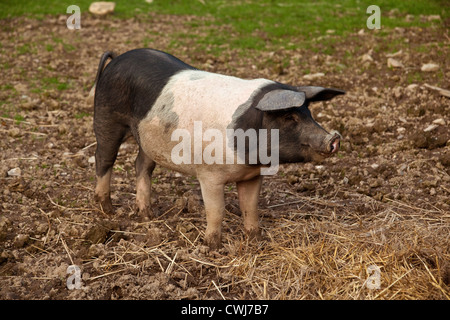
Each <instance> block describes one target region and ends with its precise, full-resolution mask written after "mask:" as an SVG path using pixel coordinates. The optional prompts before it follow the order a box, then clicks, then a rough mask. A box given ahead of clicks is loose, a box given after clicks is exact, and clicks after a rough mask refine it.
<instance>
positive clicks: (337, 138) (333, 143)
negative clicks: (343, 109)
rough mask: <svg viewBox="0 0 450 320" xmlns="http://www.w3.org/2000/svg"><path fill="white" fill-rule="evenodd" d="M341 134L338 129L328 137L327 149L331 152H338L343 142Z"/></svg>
mask: <svg viewBox="0 0 450 320" xmlns="http://www.w3.org/2000/svg"><path fill="white" fill-rule="evenodd" d="M341 138H342V136H341V134H340V133H339V132H337V131H332V132H331V133H330V134H329V135H328V137H327V141H328V143H327V151H328V152H329V153H330V154H333V153H337V152H338V151H339V147H340V144H341Z"/></svg>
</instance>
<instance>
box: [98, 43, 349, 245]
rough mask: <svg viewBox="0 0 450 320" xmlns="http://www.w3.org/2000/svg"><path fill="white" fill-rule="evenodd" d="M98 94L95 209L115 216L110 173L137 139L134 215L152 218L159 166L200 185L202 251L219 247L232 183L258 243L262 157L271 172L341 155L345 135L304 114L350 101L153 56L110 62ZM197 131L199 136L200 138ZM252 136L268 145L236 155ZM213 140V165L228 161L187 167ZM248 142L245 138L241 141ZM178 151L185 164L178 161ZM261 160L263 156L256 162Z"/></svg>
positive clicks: (136, 53)
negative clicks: (124, 147)
mask: <svg viewBox="0 0 450 320" xmlns="http://www.w3.org/2000/svg"><path fill="white" fill-rule="evenodd" d="M109 59H111V60H110V62H109V63H108V64H107V65H106V67H105V64H106V62H107V61H108V60H109ZM94 86H95V96H94V132H95V136H96V140H97V148H96V152H95V167H96V178H97V182H96V187H95V200H96V201H97V202H98V203H99V204H100V206H101V209H102V210H103V211H104V212H105V213H113V211H114V210H113V206H112V203H111V198H110V182H111V174H112V168H113V164H114V162H115V160H116V156H117V152H118V150H119V147H120V145H121V143H122V141H124V139H125V138H127V137H128V136H129V135H132V136H133V137H134V139H135V140H136V142H137V144H138V146H139V152H138V155H137V158H136V162H135V168H136V208H137V211H138V212H139V213H140V214H141V215H143V216H144V217H147V216H148V217H150V218H151V217H153V212H152V208H151V206H150V189H151V176H152V172H153V170H154V169H155V165H156V164H158V165H160V166H163V167H166V168H168V169H172V170H175V171H177V172H181V173H184V174H187V175H191V176H195V177H197V179H198V181H199V183H200V188H201V194H202V198H203V202H204V206H205V212H206V223H207V226H206V232H205V243H206V244H207V245H208V246H209V247H210V248H211V249H216V248H219V247H221V242H222V240H221V238H222V230H221V229H222V228H221V225H222V219H223V216H224V212H225V200H224V186H225V184H227V183H233V182H235V183H236V186H237V192H238V197H239V206H240V209H241V213H242V217H243V223H244V230H245V232H246V234H247V235H248V237H250V238H260V237H261V232H260V227H259V217H258V208H257V207H258V196H259V193H260V189H261V184H262V180H263V175H264V174H262V173H263V171H264V170H267V169H268V168H270V167H271V164H270V163H267V161H266V162H263V161H262V159H263V157H262V156H261V154H260V153H261V152H262V153H263V154H265V155H269V156H272V158H271V160H272V161H271V162H273V163H275V165H276V166H277V165H278V164H285V163H302V162H308V161H321V160H323V159H325V158H327V157H329V156H332V155H334V154H336V153H337V152H338V150H339V146H340V140H341V135H340V134H339V133H338V132H337V131H331V132H327V131H326V130H325V129H324V128H322V127H321V126H320V125H319V124H318V123H317V122H315V121H314V120H313V118H312V116H311V112H310V110H309V109H308V105H309V104H310V103H312V102H316V101H324V100H329V99H332V98H333V97H335V96H337V95H341V94H344V93H345V92H344V91H342V90H338V89H332V88H323V87H317V86H291V85H287V84H283V83H280V82H276V81H271V80H267V79H252V80H245V79H241V78H237V77H233V76H227V75H222V74H217V73H211V72H206V71H201V70H198V69H196V68H194V67H192V66H190V65H188V64H186V63H185V62H183V61H181V60H179V59H178V58H176V57H174V56H172V55H170V54H168V53H165V52H162V51H159V50H155V49H134V50H131V51H128V52H125V53H123V54H121V55H119V56H115V55H114V54H113V53H112V52H105V53H104V54H103V55H102V57H101V59H100V63H99V67H98V71H97V76H96V79H95V85H94ZM196 128H197V129H198V128H200V129H199V130H200V131H201V132H200V133H199V132H195V131H196V130H197V129H196ZM177 130H178V131H177ZM180 130H184V131H183V132H184V133H185V134H186V136H185V138H186V139H185V140H184V141H181V142H180V137H182V136H183V135H176V134H175V133H179V132H180ZM208 130H209V131H208ZM252 130H253V131H252ZM264 130H266V131H264ZM197 131H198V130H197ZM183 132H181V133H183ZM207 132H209V133H210V135H209V136H208V137H206V135H207V134H206V133H207ZM233 132H235V133H236V134H234V135H233ZM248 132H253V136H256V138H258V137H259V138H261V137H263V136H264V137H266V138H267V140H266V141H263V143H261V140H260V141H259V144H258V143H256V144H253V145H252V146H250V145H244V147H243V148H242V147H240V148H237V146H236V142H237V140H238V138H239V137H238V136H239V135H238V134H237V133H244V135H245V134H246V133H248ZM202 133H204V135H202ZM220 133H222V134H223V136H219V134H220ZM263 133H264V134H263ZM199 134H200V136H199ZM230 134H231V135H230ZM193 137H194V138H193ZM196 137H197V138H198V137H200V140H198V139H197V142H198V141H200V144H197V145H194V146H193V147H191V143H193V141H195V140H196ZM212 137H214V139H215V140H214V143H218V144H217V145H216V147H217V148H216V149H215V150H214V152H211V154H210V155H212V156H215V157H216V158H215V160H223V161H215V162H207V163H206V161H189V159H191V160H192V159H196V157H197V156H198V155H199V154H200V155H201V154H202V152H206V151H207V148H208V144H207V142H208V141H213V139H212ZM202 138H203V139H202ZM250 138H251V135H250V134H248V135H246V136H244V141H249V140H250ZM222 140H223V141H222ZM211 143H212V142H211ZM182 146H183V147H186V148H181V147H182ZM221 148H222V149H223V150H221ZM174 150H178V151H179V155H181V154H182V157H183V159H185V160H186V161H179V160H177V161H174ZM255 150H256V151H259V153H258V152H256V155H257V156H252V155H254V152H255ZM209 151H211V150H209ZM222 151H223V152H222ZM175 154H177V152H175ZM225 154H226V156H225ZM217 155H219V157H218V158H219V159H217ZM185 156H187V157H186V158H184V157H185ZM191 156H192V157H191ZM221 157H223V158H224V159H221ZM225 157H226V159H225ZM266 158H267V157H266ZM252 159H253V162H251V161H250V160H252ZM197 160H198V159H197ZM276 166H274V167H275V170H272V173H273V172H276V170H277V169H276V168H277V167H276ZM266 172H267V171H266ZM266 175H267V173H266Z"/></svg>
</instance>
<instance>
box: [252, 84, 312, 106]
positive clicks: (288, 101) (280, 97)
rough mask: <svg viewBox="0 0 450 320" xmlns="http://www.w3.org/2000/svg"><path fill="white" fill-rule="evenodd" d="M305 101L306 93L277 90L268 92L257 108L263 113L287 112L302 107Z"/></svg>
mask: <svg viewBox="0 0 450 320" xmlns="http://www.w3.org/2000/svg"><path fill="white" fill-rule="evenodd" d="M305 100H306V96H305V93H304V92H297V91H291V90H281V89H277V90H272V91H269V92H267V93H266V94H265V95H264V97H262V98H261V100H259V102H258V104H257V105H256V106H255V108H256V109H258V110H261V111H278V110H285V109H290V108H294V107H300V106H302V105H303V104H304V103H305Z"/></svg>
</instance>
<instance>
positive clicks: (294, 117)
mask: <svg viewBox="0 0 450 320" xmlns="http://www.w3.org/2000/svg"><path fill="white" fill-rule="evenodd" d="M284 118H285V119H286V120H287V121H295V122H298V116H297V115H296V114H294V113H289V114H287V115H286V116H285V117H284Z"/></svg>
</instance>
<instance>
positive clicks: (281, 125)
mask: <svg viewBox="0 0 450 320" xmlns="http://www.w3.org/2000/svg"><path fill="white" fill-rule="evenodd" d="M290 89H291V90H286V89H284V88H282V89H275V90H270V91H268V92H267V93H265V94H264V96H262V97H261V99H260V100H259V101H258V103H257V105H255V108H256V109H258V110H260V111H263V117H262V127H263V128H264V129H267V130H268V132H271V129H278V134H279V150H278V153H279V163H292V162H308V161H321V160H323V159H325V158H327V157H329V156H331V155H333V154H335V153H337V152H338V150H339V146H340V140H341V135H340V134H339V133H338V132H337V131H334V130H333V131H331V132H327V131H326V130H325V129H324V128H322V127H321V126H320V125H319V124H318V123H317V122H316V121H315V120H314V119H313V118H312V116H311V112H310V111H309V109H308V105H309V104H310V103H311V102H315V101H324V100H330V99H332V98H333V97H335V96H336V95H340V94H344V93H345V92H344V91H341V90H336V89H329V88H322V87H310V86H308V87H295V88H292V87H291V88H290ZM292 89H295V90H292Z"/></svg>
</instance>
